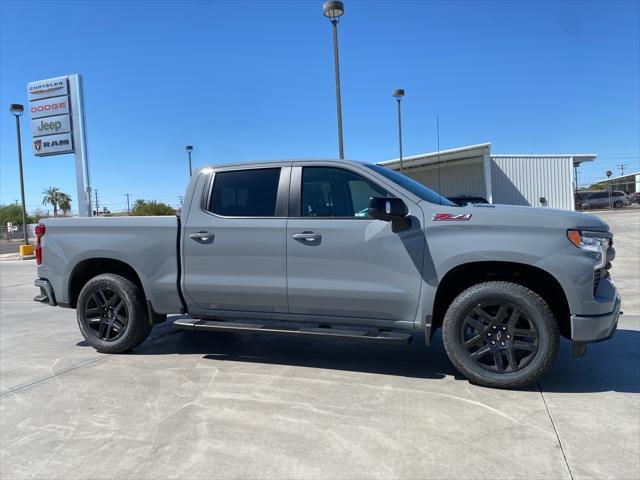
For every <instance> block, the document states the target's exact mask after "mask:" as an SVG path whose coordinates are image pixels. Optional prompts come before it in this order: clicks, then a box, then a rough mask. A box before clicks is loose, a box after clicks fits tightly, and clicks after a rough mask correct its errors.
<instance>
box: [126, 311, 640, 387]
mask: <svg viewBox="0 0 640 480" xmlns="http://www.w3.org/2000/svg"><path fill="white" fill-rule="evenodd" d="M156 329H157V330H158V331H156ZM156 329H154V335H153V337H152V338H150V339H149V340H148V341H147V342H145V343H144V344H143V345H142V346H141V347H139V348H138V349H136V350H135V351H134V352H133V354H135V355H167V354H179V355H203V358H204V359H207V360H211V361H231V362H244V363H258V364H269V365H283V366H296V367H305V368H320V369H330V370H341V371H352V372H362V373H372V374H378V375H394V376H401V377H412V378H422V379H433V380H437V379H443V378H444V377H446V376H451V377H454V378H456V379H458V380H462V381H465V382H466V381H467V380H466V379H465V378H464V377H462V376H461V375H460V374H459V373H458V372H457V370H456V369H455V368H454V367H453V366H452V365H451V363H450V362H449V359H448V358H447V355H446V352H445V351H444V347H443V345H442V340H441V337H440V332H438V333H437V334H436V335H435V336H434V338H433V341H432V343H431V346H430V347H428V348H427V347H425V344H424V337H423V336H422V335H416V336H415V337H414V339H413V342H412V343H411V344H410V345H378V344H372V343H365V342H361V341H347V340H327V339H319V338H318V339H316V338H299V337H291V336H278V335H265V334H251V333H229V332H219V333H209V332H189V331H178V332H176V331H174V330H173V327H172V326H171V324H170V323H169V322H167V324H165V325H161V326H159V327H156ZM570 346H571V345H570V343H569V342H568V341H564V340H563V341H562V342H561V350H560V354H559V355H558V358H557V360H556V363H555V365H554V367H553V368H552V370H551V371H550V372H549V373H548V374H547V375H546V376H545V377H544V378H543V379H542V380H541V381H540V384H541V388H542V390H543V391H545V392H559V393H560V392H562V393H587V392H609V391H615V392H625V393H640V348H638V347H639V346H640V332H638V331H636V330H622V329H620V330H618V331H617V332H616V334H615V335H614V337H613V339H611V340H609V341H606V342H602V343H595V344H591V345H589V347H588V351H587V354H586V355H585V356H584V357H582V358H579V359H575V360H574V359H572V358H571V348H570ZM537 388H538V387H537V386H536V385H533V386H530V387H528V388H527V389H526V390H537Z"/></svg>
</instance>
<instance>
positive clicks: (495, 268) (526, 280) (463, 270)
mask: <svg viewBox="0 0 640 480" xmlns="http://www.w3.org/2000/svg"><path fill="white" fill-rule="evenodd" d="M485 281H509V282H513V283H517V284H519V285H522V286H524V287H527V288H529V289H530V290H533V291H534V292H535V293H537V294H538V295H540V296H541V297H542V298H543V299H544V300H545V301H546V302H547V304H548V305H549V307H550V308H551V311H552V312H553V315H554V317H555V319H556V322H557V323H558V327H559V329H560V334H561V335H562V336H564V337H566V338H569V337H570V335H571V325H570V313H569V304H568V301H567V297H566V294H565V292H564V289H563V288H562V285H561V284H560V282H559V281H558V280H557V279H556V278H555V277H554V276H553V275H552V274H551V273H549V272H548V271H546V270H543V269H541V268H539V267H535V266H533V265H528V264H524V263H517V262H507V261H486V262H484V261H478V262H470V263H464V264H460V265H457V266H455V267H453V268H451V269H450V270H449V271H448V272H447V273H446V274H445V275H444V277H443V278H442V280H441V281H440V282H439V284H438V288H437V290H436V295H435V299H434V304H433V318H432V323H431V332H430V334H431V335H433V333H434V332H435V331H436V330H437V329H438V328H440V327H441V326H442V320H443V319H444V315H445V313H446V311H447V308H448V307H449V305H450V304H451V302H452V301H453V299H454V298H456V297H457V296H458V295H459V294H460V293H462V292H463V291H464V290H466V289H467V288H469V287H471V286H472V285H476V284H478V283H482V282H485Z"/></svg>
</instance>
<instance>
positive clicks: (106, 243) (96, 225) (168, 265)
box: [39, 216, 182, 313]
mask: <svg viewBox="0 0 640 480" xmlns="http://www.w3.org/2000/svg"><path fill="white" fill-rule="evenodd" d="M40 223H43V224H44V225H45V227H46V234H45V235H44V236H43V237H42V251H43V262H42V265H41V266H40V268H39V274H40V277H41V278H46V279H48V280H49V281H50V282H51V284H52V286H53V289H54V291H55V292H56V300H57V302H58V303H61V304H69V303H72V301H73V299H70V298H69V297H70V295H69V287H70V286H69V285H68V284H67V283H68V282H67V281H65V280H68V279H70V278H72V273H73V269H74V268H82V262H84V261H96V259H112V260H119V261H121V262H124V263H126V264H128V265H130V266H131V267H132V268H133V269H134V270H135V271H136V272H137V274H138V276H139V277H140V281H141V282H142V285H143V287H144V291H145V293H146V294H147V300H149V301H151V303H152V305H153V308H154V310H155V311H156V312H157V313H177V312H179V311H180V309H181V305H182V304H181V302H180V297H179V293H178V288H177V280H178V268H179V266H178V257H177V248H178V229H179V227H178V219H177V218H176V217H174V216H164V217H92V218H52V219H49V218H47V219H42V220H41V221H40Z"/></svg>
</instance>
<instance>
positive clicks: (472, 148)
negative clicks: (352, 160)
mask: <svg viewBox="0 0 640 480" xmlns="http://www.w3.org/2000/svg"><path fill="white" fill-rule="evenodd" d="M490 152H491V143H480V144H478V145H469V146H467V147H458V148H449V149H447V150H440V151H439V152H430V153H422V154H420V155H412V156H410V157H403V158H402V166H403V167H406V168H415V167H420V166H423V165H433V164H437V163H446V162H451V161H454V160H462V159H465V158H475V157H482V156H483V155H484V154H485V153H490ZM378 165H382V166H385V167H389V168H392V169H393V168H400V159H398V158H394V159H393V160H385V161H382V162H378Z"/></svg>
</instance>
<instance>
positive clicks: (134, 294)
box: [76, 273, 152, 353]
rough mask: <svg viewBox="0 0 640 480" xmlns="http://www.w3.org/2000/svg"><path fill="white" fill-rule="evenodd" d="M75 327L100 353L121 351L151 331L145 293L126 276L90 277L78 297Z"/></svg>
mask: <svg viewBox="0 0 640 480" xmlns="http://www.w3.org/2000/svg"><path fill="white" fill-rule="evenodd" d="M76 314H77V318H78V326H79V327H80V331H81V332H82V335H83V336H84V338H85V340H86V341H87V342H88V343H89V344H90V345H91V346H92V347H93V348H95V349H96V350H97V351H99V352H102V353H123V352H128V351H129V350H131V349H132V348H134V347H136V346H138V345H140V344H141V343H142V342H144V340H145V339H146V338H147V336H148V335H149V333H150V332H151V328H152V325H151V322H150V321H149V319H148V318H147V311H146V308H145V300H144V293H143V292H142V291H141V289H140V288H139V287H138V286H137V285H136V284H135V283H133V282H132V281H131V280H129V279H128V278H125V277H122V276H120V275H115V274H112V273H105V274H102V275H98V276H96V277H93V278H92V279H91V280H89V281H88V282H87V283H86V285H85V286H84V287H83V288H82V291H81V292H80V295H79V296H78V304H77V307H76Z"/></svg>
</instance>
